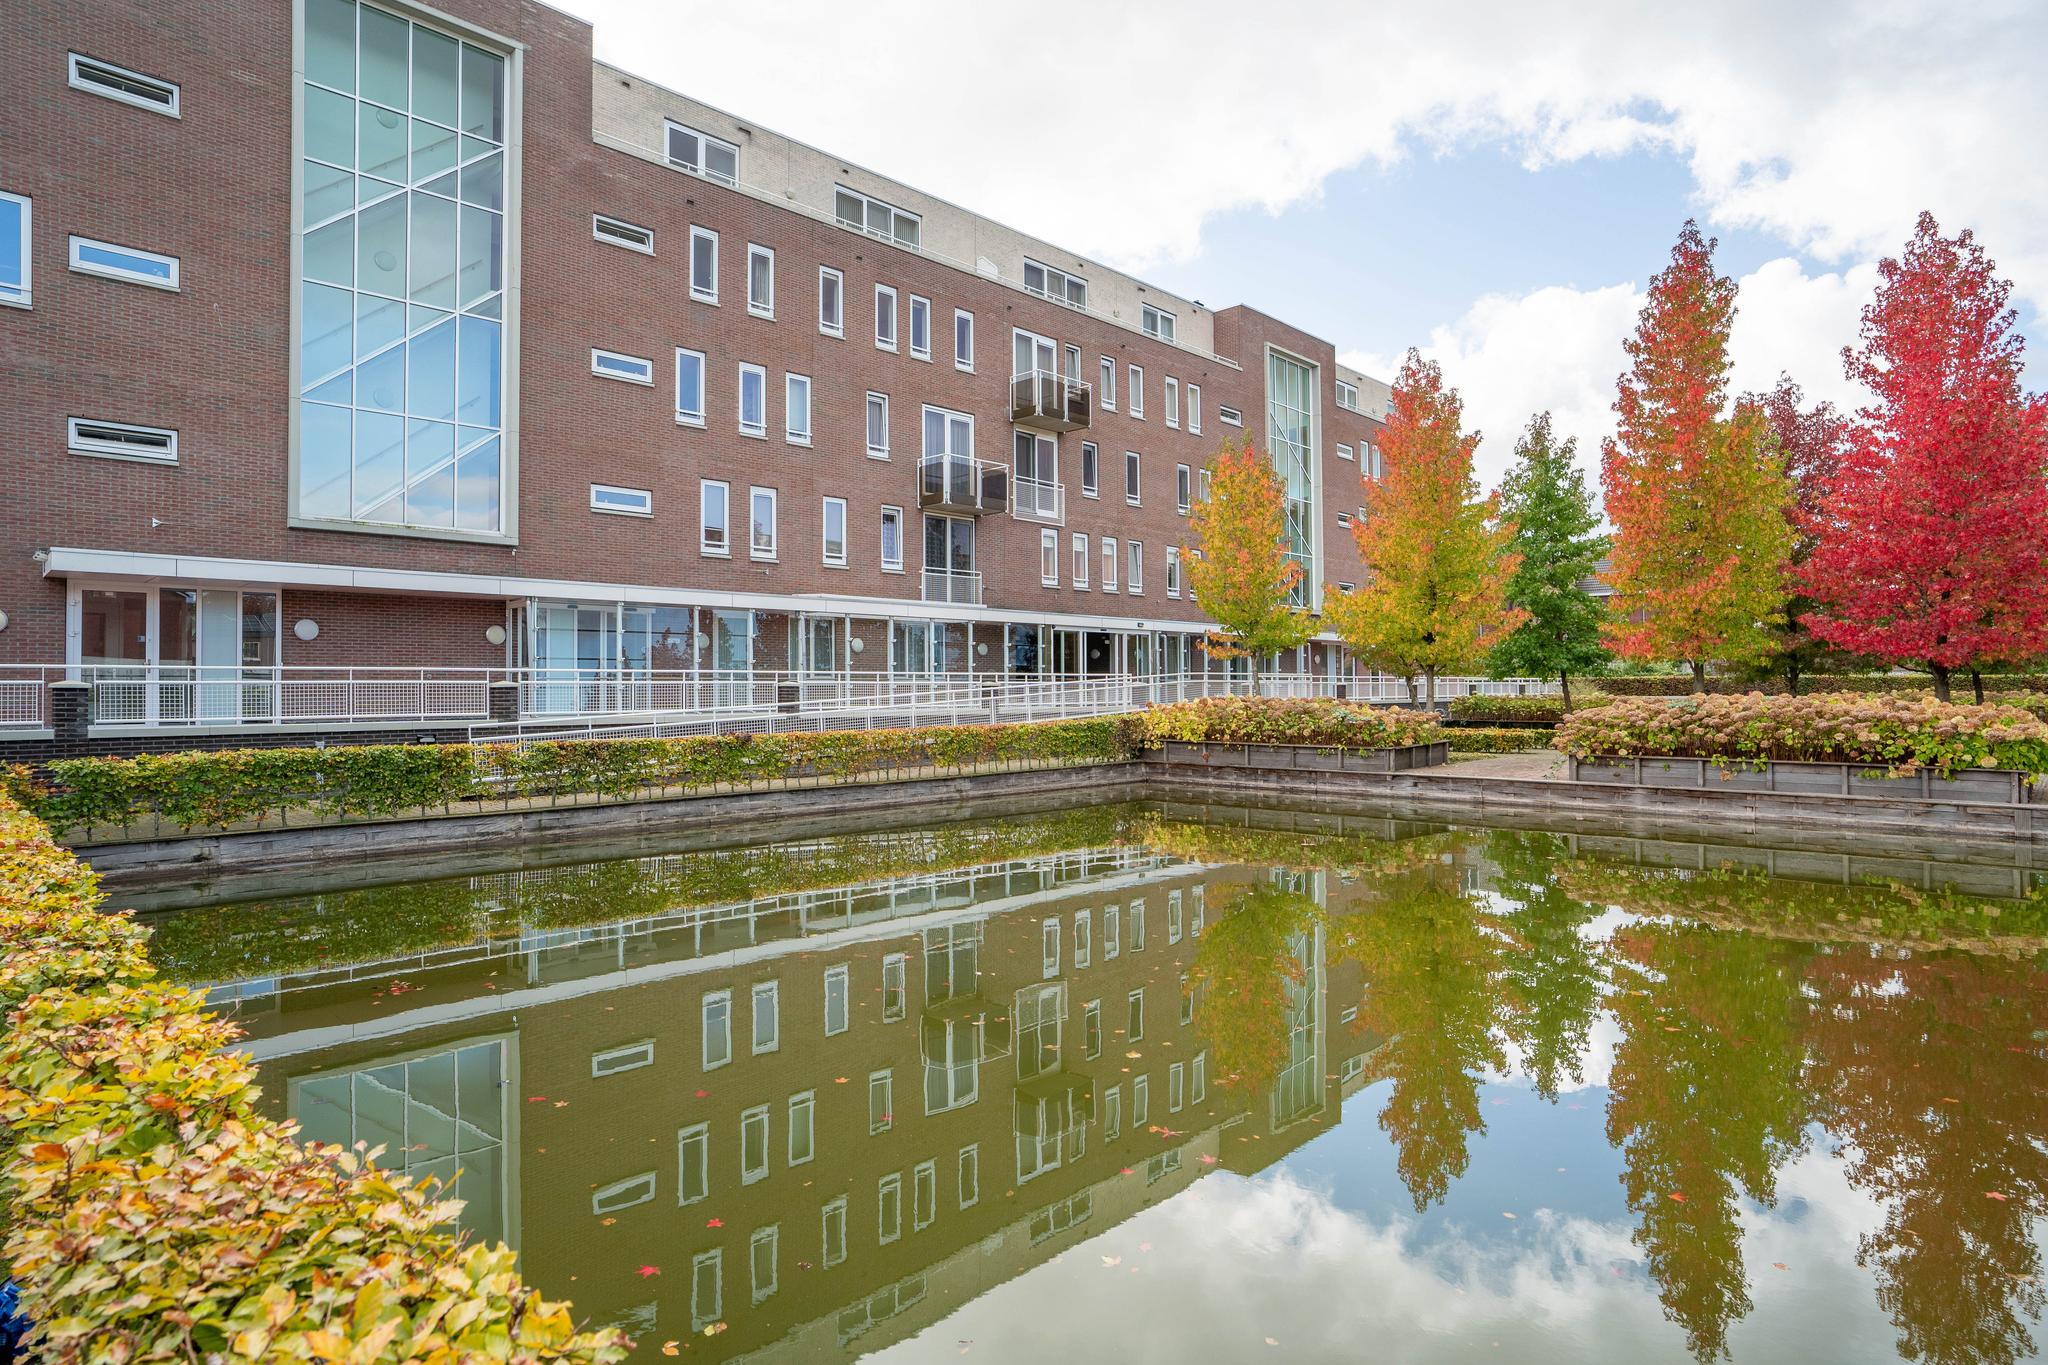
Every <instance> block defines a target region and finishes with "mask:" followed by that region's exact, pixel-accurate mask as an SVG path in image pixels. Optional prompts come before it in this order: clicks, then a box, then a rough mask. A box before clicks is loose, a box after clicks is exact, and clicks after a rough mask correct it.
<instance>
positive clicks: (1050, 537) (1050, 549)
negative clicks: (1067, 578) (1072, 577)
mask: <svg viewBox="0 0 2048 1365" xmlns="http://www.w3.org/2000/svg"><path fill="white" fill-rule="evenodd" d="M1038 581H1039V582H1040V583H1043V584H1044V585H1045V586H1046V587H1048V588H1057V587H1058V586H1059V585H1060V533H1059V532H1058V531H1054V530H1050V529H1047V530H1042V531H1040V532H1039V533H1038Z"/></svg>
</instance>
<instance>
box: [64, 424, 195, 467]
mask: <svg viewBox="0 0 2048 1365" xmlns="http://www.w3.org/2000/svg"><path fill="white" fill-rule="evenodd" d="M64 448H65V449H66V450H69V451H70V452H71V453H72V454H73V455H98V456H103V457H106V458H110V459H116V460H142V461H145V462H147V463H149V464H176V463H177V462H178V433H177V432H175V431H171V430H168V429H166V428H164V427H139V426H136V425H135V424H134V423H132V422H101V421H95V420H93V419H91V418H87V417H73V418H71V419H70V421H69V422H67V423H66V424H65V427H64Z"/></svg>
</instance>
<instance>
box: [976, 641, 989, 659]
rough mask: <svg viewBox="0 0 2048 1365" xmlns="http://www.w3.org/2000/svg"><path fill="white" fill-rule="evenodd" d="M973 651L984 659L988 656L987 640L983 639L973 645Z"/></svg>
mask: <svg viewBox="0 0 2048 1365" xmlns="http://www.w3.org/2000/svg"><path fill="white" fill-rule="evenodd" d="M974 652H975V653H976V654H979V655H980V656H981V657H982V658H984V659H986V658H987V657H988V641H986V640H983V641H982V642H981V643H980V644H978V645H976V646H975V647H974Z"/></svg>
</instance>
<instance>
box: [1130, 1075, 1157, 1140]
mask: <svg viewBox="0 0 2048 1365" xmlns="http://www.w3.org/2000/svg"><path fill="white" fill-rule="evenodd" d="M1151 1117H1152V1078H1151V1077H1150V1076H1137V1077H1133V1078H1132V1080H1131V1131H1132V1132H1136V1131H1137V1130H1138V1129H1139V1128H1140V1127H1142V1126H1143V1125H1144V1123H1145V1121H1146V1120H1147V1119H1150V1118H1151Z"/></svg>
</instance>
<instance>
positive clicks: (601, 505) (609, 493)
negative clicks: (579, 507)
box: [590, 483, 654, 517]
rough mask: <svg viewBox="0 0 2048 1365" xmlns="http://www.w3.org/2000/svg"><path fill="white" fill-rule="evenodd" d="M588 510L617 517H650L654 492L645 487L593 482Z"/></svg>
mask: <svg viewBox="0 0 2048 1365" xmlns="http://www.w3.org/2000/svg"><path fill="white" fill-rule="evenodd" d="M590 510H591V511H593V512H608V513H610V514H611V515H613V516H619V517H651V516H653V515H654V494H652V493H650V492H648V491H647V490H646V489H645V488H620V487H617V486H616V485H613V484H608V483H594V484H592V485H590Z"/></svg>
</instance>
